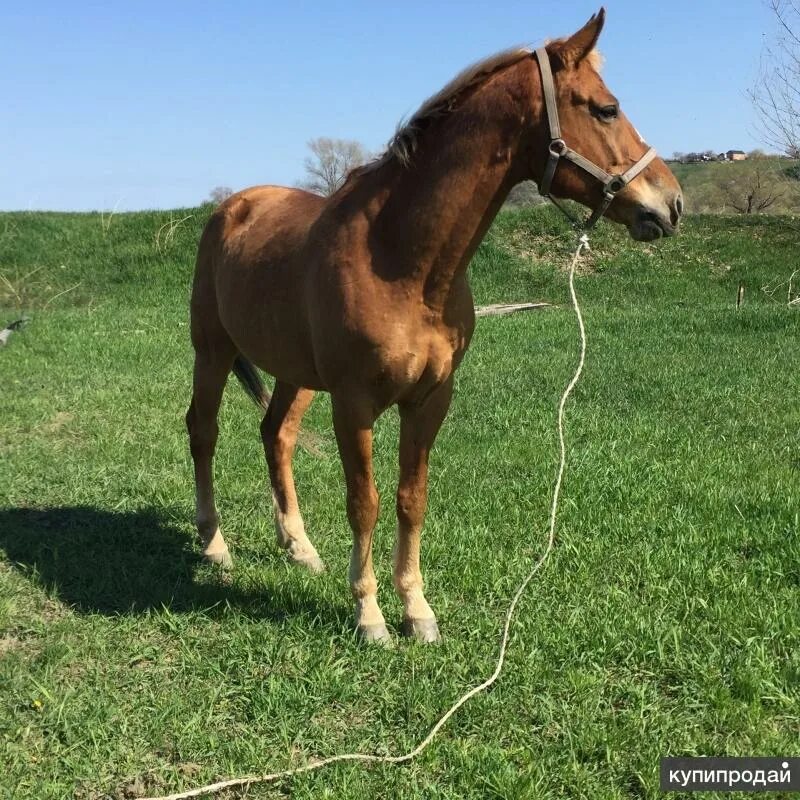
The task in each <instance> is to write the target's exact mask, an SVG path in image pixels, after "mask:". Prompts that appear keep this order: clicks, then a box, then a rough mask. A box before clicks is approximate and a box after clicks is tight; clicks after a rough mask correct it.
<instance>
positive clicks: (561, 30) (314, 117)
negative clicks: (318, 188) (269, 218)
mask: <svg viewBox="0 0 800 800" xmlns="http://www.w3.org/2000/svg"><path fill="white" fill-rule="evenodd" d="M598 7H599V0H597V2H596V3H595V2H584V0H579V1H576V2H570V3H562V4H557V3H555V4H554V3H552V2H535V1H534V0H526V1H522V0H520V1H518V0H491V2H487V0H482V1H481V2H477V1H475V0H458V2H444V1H443V0H439V1H438V2H437V0H429V1H428V2H421V1H420V2H418V1H417V0H407V2H404V3H394V2H392V3H390V2H382V1H373V2H361V1H360V0H350V2H316V3H312V2H302V1H297V2H292V3H286V2H274V1H271V2H260V3H255V2H254V3H244V2H233V1H231V2H227V3H220V2H213V3H205V2H192V3H191V4H190V3H183V2H179V1H175V2H159V3H151V2H147V1H146V0H143V1H141V2H136V3H123V2H119V1H118V2H114V0H107V1H106V2H103V3H90V2H74V3H67V2H65V1H62V2H57V3H56V2H50V1H49V0H41V2H37V3H24V4H23V3H15V4H11V3H5V4H3V8H2V9H1V10H0V42H2V46H0V98H2V102H3V108H2V112H0V115H1V116H0V120H2V122H1V123H0V209H3V210H10V209H64V210H86V209H99V208H105V209H109V208H117V209H119V210H123V209H138V208H171V207H176V206H191V205H196V204H197V203H199V202H200V201H202V200H203V199H204V198H205V197H207V195H208V193H209V191H210V190H211V189H212V188H213V187H214V186H216V185H219V184H224V185H227V186H231V187H233V188H234V189H240V188H244V187H245V186H249V185H252V184H257V183H278V184H289V185H291V184H294V183H295V182H296V181H297V180H298V179H300V178H301V177H302V173H303V167H302V163H303V158H304V156H305V153H306V142H307V141H308V139H310V138H313V137H315V136H334V137H341V138H353V139H360V140H361V141H362V142H364V143H365V144H366V145H367V146H368V147H369V148H371V149H374V150H378V149H381V148H382V146H383V144H384V143H385V142H386V140H387V139H388V138H389V136H390V135H391V133H392V131H393V130H394V128H395V125H396V123H397V121H398V120H399V119H400V118H401V117H402V116H403V115H405V114H408V113H410V112H413V111H414V109H415V108H416V107H417V106H418V105H419V104H420V102H421V101H422V100H424V99H425V98H426V97H427V96H428V95H430V94H432V93H433V92H434V91H435V90H436V89H438V88H439V87H440V86H441V85H442V84H444V83H445V82H446V81H447V80H449V79H450V78H451V77H452V76H453V75H454V74H455V73H456V72H458V71H459V70H460V69H461V68H462V67H464V66H466V64H468V63H469V62H471V61H474V60H476V59H477V58H480V57H482V56H484V55H487V54H489V53H491V52H493V51H495V50H498V49H501V48H503V47H507V46H510V45H514V44H534V45H535V44H539V43H541V41H542V40H543V39H545V38H548V37H554V36H558V35H563V34H568V33H571V32H573V31H574V30H576V29H577V28H578V27H580V26H581V25H582V24H583V23H584V22H585V21H586V20H587V19H588V17H589V16H590V15H591V14H592V13H593V12H594V11H596V10H597V8H598ZM606 7H607V11H608V18H607V21H606V28H605V31H604V33H603V36H602V39H601V42H600V48H601V50H602V51H603V52H604V54H605V56H606V67H605V71H604V75H605V78H606V81H607V83H608V85H609V86H610V88H611V89H612V91H614V93H615V94H616V95H617V96H618V97H619V98H620V99H621V101H622V105H623V108H624V109H625V111H626V112H627V114H628V116H629V117H630V118H631V119H632V121H633V122H634V124H635V125H636V126H637V127H638V128H639V130H640V131H641V132H642V134H643V135H644V136H645V138H646V139H648V140H649V141H650V143H651V144H653V145H654V146H655V147H657V148H658V149H659V151H660V152H661V153H663V154H666V155H670V154H671V153H672V152H673V151H675V150H705V149H707V148H711V149H714V150H718V151H719V150H727V149H730V148H741V149H745V150H749V149H752V148H753V147H757V146H761V142H760V141H759V139H758V136H757V132H756V131H757V128H756V124H755V119H754V116H753V113H752V110H751V107H750V104H749V102H748V100H747V97H746V90H747V88H748V87H749V86H751V85H752V84H753V82H754V80H755V79H756V77H757V75H758V68H759V60H760V56H761V53H762V49H763V43H764V37H765V36H769V35H771V33H772V32H773V30H774V26H773V23H772V20H771V18H770V15H769V13H768V11H767V10H766V8H765V6H764V5H763V3H762V2H760V0H742V2H740V3H733V2H730V0H726V2H718V1H717V0H701V2H688V0H673V1H672V2H670V3H649V2H643V1H642V0H635V1H634V0H607V2H606Z"/></svg>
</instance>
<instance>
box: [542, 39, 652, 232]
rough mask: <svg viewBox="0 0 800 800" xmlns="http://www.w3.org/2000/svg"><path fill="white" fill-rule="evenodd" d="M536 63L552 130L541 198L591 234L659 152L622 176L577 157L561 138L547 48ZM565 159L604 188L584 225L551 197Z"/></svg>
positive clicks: (644, 158) (640, 161)
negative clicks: (559, 166) (597, 204)
mask: <svg viewBox="0 0 800 800" xmlns="http://www.w3.org/2000/svg"><path fill="white" fill-rule="evenodd" d="M536 60H537V61H538V62H539V72H540V73H541V76H542V91H543V92H544V103H545V108H546V109H547V124H548V125H549V126H550V146H549V148H548V156H547V164H546V165H545V168H544V175H543V176H542V180H541V183H540V184H539V194H541V195H542V196H543V197H547V198H549V199H550V200H551V201H552V202H553V203H554V204H555V205H556V206H557V207H558V208H559V209H560V210H561V211H562V213H564V214H565V215H566V216H567V217H568V218H569V219H570V220H571V221H572V222H573V223H574V224H575V225H576V226H578V227H581V228H582V229H583V230H589V229H590V228H593V227H594V225H595V223H596V222H597V220H599V219H600V217H602V216H603V214H605V213H606V211H607V210H608V207H609V206H610V205H611V203H612V202H613V200H614V198H615V197H616V196H617V194H618V193H619V192H621V191H622V190H623V189H624V188H625V187H626V186H627V185H628V184H629V183H630V182H631V181H632V180H633V179H634V178H635V177H636V176H637V175H639V174H640V173H641V172H642V171H643V170H644V169H645V167H647V165H648V164H649V163H650V162H651V161H652V160H653V159H654V158H655V157H656V151H655V148H653V147H651V148H649V149H648V151H647V152H646V153H645V154H644V155H643V156H642V157H641V158H640V159H639V160H638V161H637V162H636V163H635V164H634V165H633V166H632V167H631V168H630V169H629V170H627V171H626V172H623V173H622V174H619V175H613V174H611V173H609V172H606V170H604V169H602V168H601V167H598V166H597V164H595V163H594V162H593V161H590V160H589V159H588V158H585V157H584V156H582V155H581V154H580V153H576V152H575V151H574V150H573V149H572V148H570V147H569V146H568V145H567V143H566V142H565V141H564V139H563V138H562V135H561V125H560V123H559V120H558V105H557V103H556V85H555V81H554V80H553V71H552V69H551V68H550V56H549V55H548V53H547V49H546V48H544V47H540V48H539V49H538V50H536ZM562 158H566V159H567V161H571V162H572V163H573V164H575V165H576V166H578V167H580V168H581V169H582V170H584V172H588V173H589V174H590V175H593V176H594V177H595V178H597V180H598V181H600V183H602V184H603V201H602V202H601V203H600V205H599V206H598V207H597V208H596V209H595V210H594V211H593V212H592V214H591V215H590V216H589V218H588V219H587V220H586V222H584V223H583V224H580V223H579V222H578V221H577V220H576V219H575V218H574V217H573V216H572V214H570V213H569V211H567V209H566V208H565V207H564V206H562V205H561V203H559V202H558V200H556V199H555V198H554V197H553V196H552V195H551V194H550V186H551V185H552V183H553V177H554V176H555V174H556V167H558V162H559V161H560V160H561V159H562Z"/></svg>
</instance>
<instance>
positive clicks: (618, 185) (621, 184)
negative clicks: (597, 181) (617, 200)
mask: <svg viewBox="0 0 800 800" xmlns="http://www.w3.org/2000/svg"><path fill="white" fill-rule="evenodd" d="M626 185H627V181H626V180H625V179H624V178H623V177H622V175H614V176H613V177H612V178H611V180H610V181H609V182H608V183H607V184H606V185H605V186H604V187H603V191H604V192H605V193H606V194H610V195H615V194H616V193H617V192H621V191H622V190H623V189H624V188H625V186H626Z"/></svg>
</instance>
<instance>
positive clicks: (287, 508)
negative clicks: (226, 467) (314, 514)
mask: <svg viewBox="0 0 800 800" xmlns="http://www.w3.org/2000/svg"><path fill="white" fill-rule="evenodd" d="M313 398H314V392H312V391H311V390H310V389H301V388H298V387H297V386H292V385H291V384H288V383H283V382H282V381H276V383H275V390H274V391H273V393H272V400H271V401H270V404H269V408H268V409H267V413H266V415H265V417H264V420H263V422H262V423H261V436H262V439H263V440H264V454H265V455H266V457H267V466H268V467H269V478H270V482H271V483H272V505H273V508H274V510H275V533H276V535H277V537H278V544H279V545H280V546H281V547H283V548H284V549H285V550H286V551H287V552H288V553H289V556H290V557H291V559H292V561H294V562H295V563H297V564H300V565H302V566H304V567H306V568H307V569H309V570H310V571H311V572H322V570H323V569H324V568H325V567H324V565H323V563H322V560H321V559H320V557H319V555H318V554H317V551H316V549H315V548H314V545H313V544H311V542H310V541H309V539H308V536H306V530H305V525H304V524H303V518H302V516H301V515H300V507H299V505H298V503H297V493H296V491H295V488H294V476H293V475H292V455H293V454H294V448H295V444H296V443H297V434H298V432H299V430H300V420H301V419H302V418H303V414H304V413H305V412H306V409H308V406H309V405H310V403H311V401H312V400H313Z"/></svg>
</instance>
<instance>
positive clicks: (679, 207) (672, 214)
mask: <svg viewBox="0 0 800 800" xmlns="http://www.w3.org/2000/svg"><path fill="white" fill-rule="evenodd" d="M682 215H683V198H682V197H681V196H680V195H678V196H677V197H676V198H675V200H674V201H673V203H672V207H671V208H670V210H669V221H670V222H671V223H672V224H673V225H677V224H678V223H679V222H680V219H681V216H682Z"/></svg>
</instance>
